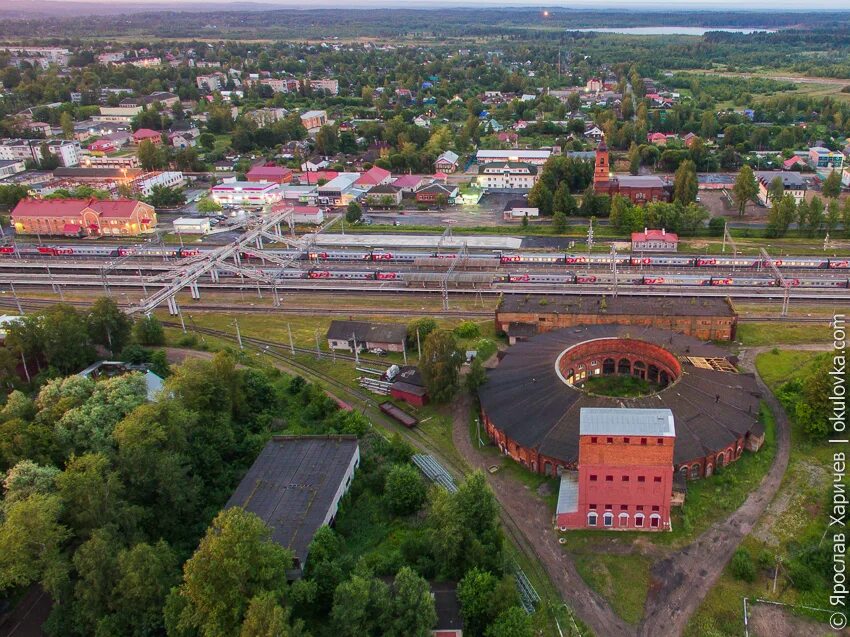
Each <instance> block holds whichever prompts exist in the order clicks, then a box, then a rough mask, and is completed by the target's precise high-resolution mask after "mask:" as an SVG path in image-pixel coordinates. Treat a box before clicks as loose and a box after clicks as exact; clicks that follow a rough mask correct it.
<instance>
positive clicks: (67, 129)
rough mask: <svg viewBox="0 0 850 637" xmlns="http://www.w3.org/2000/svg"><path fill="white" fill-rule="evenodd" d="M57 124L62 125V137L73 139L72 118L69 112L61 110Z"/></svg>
mask: <svg viewBox="0 0 850 637" xmlns="http://www.w3.org/2000/svg"><path fill="white" fill-rule="evenodd" d="M59 126H61V127H62V137H64V138H65V139H74V118H73V117H71V113H69V112H68V111H63V112H62V114H61V115H60V116H59Z"/></svg>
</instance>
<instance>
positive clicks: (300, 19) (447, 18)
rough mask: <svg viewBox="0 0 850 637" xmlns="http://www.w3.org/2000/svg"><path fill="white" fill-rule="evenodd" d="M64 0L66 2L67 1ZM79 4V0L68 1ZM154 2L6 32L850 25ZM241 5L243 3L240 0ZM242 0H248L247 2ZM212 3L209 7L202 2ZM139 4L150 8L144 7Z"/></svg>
mask: <svg viewBox="0 0 850 637" xmlns="http://www.w3.org/2000/svg"><path fill="white" fill-rule="evenodd" d="M63 4H66V3H63ZM69 4H70V5H73V4H75V3H69ZM149 6H150V5H148V7H144V5H140V4H139V5H137V4H128V5H126V13H127V15H126V16H124V17H123V18H122V19H121V20H116V19H115V15H114V14H115V7H113V8H112V9H110V10H109V11H97V12H94V11H93V5H92V4H91V3H79V9H80V10H79V12H77V13H75V14H73V15H68V14H67V13H65V12H64V11H63V12H46V13H37V14H32V15H30V14H28V13H27V12H26V11H24V10H22V8H21V5H14V6H13V7H5V8H3V9H2V10H0V18H3V19H4V23H3V24H2V25H0V36H4V37H14V36H26V37H29V38H32V37H51V36H55V35H56V34H59V33H61V34H63V36H67V37H99V36H100V37H110V36H130V35H138V34H142V33H152V34H156V35H158V36H161V37H178V38H185V37H228V38H237V37H248V38H256V37H280V38H297V39H303V38H321V37H340V38H350V37H394V36H399V35H404V34H414V35H420V36H437V35H441V36H444V37H453V36H466V37H469V36H486V35H494V34H505V35H507V34H510V33H516V32H522V31H525V30H528V29H534V30H538V29H540V30H550V31H560V30H568V29H577V28H592V27H599V28H602V27H640V26H665V25H666V26H681V25H688V26H695V27H706V28H712V27H714V28H724V27H726V28H728V27H740V28H748V29H753V28H763V29H789V28H802V29H813V28H822V27H831V28H838V27H842V26H843V27H844V28H846V26H847V24H850V13H849V12H814V11H813V12H808V13H800V12H739V13H731V12H711V11H678V12H666V11H665V12H660V11H650V10H642V11H622V10H620V11H614V10H608V11H599V10H570V9H552V10H549V11H548V12H547V13H548V14H547V15H544V14H543V12H542V9H540V8H533V9H532V8H523V9H519V8H506V9H497V8H488V9H487V10H486V11H483V10H482V9H481V8H474V9H465V8H464V9H461V8H435V9H350V8H349V9H346V10H345V11H339V10H338V9H317V10H309V11H303V10H297V9H292V8H285V9H278V8H271V9H268V10H256V9H257V7H256V6H254V7H252V10H238V11H234V10H232V7H233V5H229V4H228V5H223V6H222V9H224V8H225V7H227V8H228V9H231V10H230V11H217V12H215V13H214V14H210V13H208V12H204V13H198V12H194V11H193V8H194V10H195V11H197V7H198V6H199V5H196V4H194V3H188V4H187V5H185V6H184V7H183V8H182V10H181V11H173V10H172V11H159V12H151V11H149ZM236 6H237V7H240V9H241V8H242V7H241V6H240V5H238V4H237V5H236ZM243 6H244V5H243ZM33 8H34V9H35V8H36V6H35V5H33ZM204 8H205V9H207V8H208V7H204ZM141 9H146V10H144V11H140V10H141Z"/></svg>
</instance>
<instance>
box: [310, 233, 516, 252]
mask: <svg viewBox="0 0 850 637" xmlns="http://www.w3.org/2000/svg"><path fill="white" fill-rule="evenodd" d="M440 239H441V237H440V235H437V234H430V235H425V234H324V233H322V234H318V235H316V245H320V246H334V247H343V246H353V247H363V248H368V247H387V248H436V247H437V244H438V243H440ZM464 243H465V244H466V245H467V247H468V248H470V249H479V250H517V249H519V247H520V246H521V245H522V239H520V238H519V237H502V236H479V235H476V236H456V237H447V238H445V239H443V240H442V243H441V244H440V245H442V247H444V248H460V247H462V246H463V244H464Z"/></svg>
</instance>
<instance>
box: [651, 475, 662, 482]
mask: <svg viewBox="0 0 850 637" xmlns="http://www.w3.org/2000/svg"><path fill="white" fill-rule="evenodd" d="M652 481H653V482H661V476H655V477H654V478H653V479H652Z"/></svg>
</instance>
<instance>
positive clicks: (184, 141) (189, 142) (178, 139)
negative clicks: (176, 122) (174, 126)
mask: <svg viewBox="0 0 850 637" xmlns="http://www.w3.org/2000/svg"><path fill="white" fill-rule="evenodd" d="M200 136H201V135H200V132H199V131H198V129H197V128H190V129H189V130H183V131H174V132H171V133H168V143H169V144H171V145H172V146H173V147H174V148H181V149H182V148H191V147H192V146H196V145H197V143H198V137H200Z"/></svg>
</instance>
